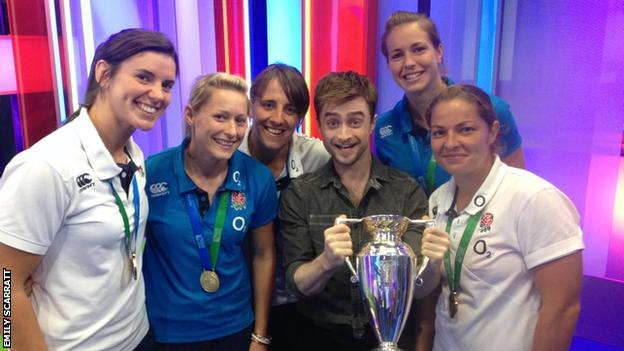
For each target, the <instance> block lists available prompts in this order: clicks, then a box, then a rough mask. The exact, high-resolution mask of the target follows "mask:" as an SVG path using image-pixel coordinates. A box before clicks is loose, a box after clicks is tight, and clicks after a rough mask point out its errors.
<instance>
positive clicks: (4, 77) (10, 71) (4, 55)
mask: <svg viewBox="0 0 624 351" xmlns="http://www.w3.org/2000/svg"><path fill="white" fill-rule="evenodd" d="M0 62H2V65H3V66H4V67H3V68H2V69H0V95H6V94H15V93H16V92H17V82H16V81H15V62H14V61H13V40H11V37H10V36H8V35H3V36H0Z"/></svg>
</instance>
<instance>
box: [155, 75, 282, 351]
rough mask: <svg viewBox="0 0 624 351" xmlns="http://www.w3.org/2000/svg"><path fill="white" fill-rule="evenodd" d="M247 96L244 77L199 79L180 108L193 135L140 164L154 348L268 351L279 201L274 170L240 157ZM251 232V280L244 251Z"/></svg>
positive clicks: (211, 76) (242, 155) (246, 157)
mask: <svg viewBox="0 0 624 351" xmlns="http://www.w3.org/2000/svg"><path fill="white" fill-rule="evenodd" d="M246 92H247V85H246V83H245V81H244V80H243V79H242V78H240V77H236V76H232V75H228V74H225V73H216V74H210V75H206V76H202V77H200V78H199V79H198V80H197V81H196V83H195V84H194V86H193V88H192V91H191V96H190V98H189V102H188V105H187V106H186V107H185V110H184V119H185V122H186V124H187V134H188V136H189V137H188V138H186V139H185V140H184V141H183V142H182V144H181V145H180V146H177V147H174V148H171V149H168V150H165V151H163V152H161V153H159V154H157V155H154V156H153V157H151V158H149V159H148V161H147V162H146V166H147V174H148V179H147V189H148V199H149V205H150V213H149V217H148V223H147V231H146V235H147V237H148V244H147V247H146V250H145V257H144V259H145V265H144V274H145V283H146V296H147V311H148V316H149V320H150V323H151V325H152V327H153V330H154V335H155V337H156V342H157V346H158V347H157V349H158V350H210V351H216V350H265V349H266V347H267V345H268V344H269V343H270V338H268V337H267V323H268V316H269V309H270V302H271V291H272V288H273V277H274V269H275V249H274V245H273V219H274V218H275V215H276V212H277V193H276V190H275V183H274V181H273V177H272V175H271V172H270V171H269V170H268V169H267V168H266V167H265V166H263V165H262V164H260V163H259V162H257V161H255V160H254V159H252V158H251V157H249V156H247V155H245V154H243V153H242V152H240V151H237V148H238V146H239V145H240V143H241V141H242V140H243V136H244V134H245V130H246V128H247V119H248V115H249V100H248V98H247V95H246ZM247 234H250V235H251V239H252V242H253V257H252V269H253V279H252V280H250V277H249V273H248V271H247V265H246V264H245V258H244V255H243V251H242V247H241V245H242V243H243V242H244V239H245V236H246V235H247ZM251 281H253V294H252V286H251V285H252V283H251ZM252 296H253V301H252ZM252 305H253V309H252ZM254 311H255V321H254Z"/></svg>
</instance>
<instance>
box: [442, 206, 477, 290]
mask: <svg viewBox="0 0 624 351" xmlns="http://www.w3.org/2000/svg"><path fill="white" fill-rule="evenodd" d="M482 211H483V210H481V211H479V212H477V213H476V214H474V215H472V216H470V218H469V219H468V223H467V224H466V229H464V233H463V234H462V237H461V240H460V242H459V247H458V248H457V252H456V253H455V272H453V270H452V269H451V254H450V252H449V250H447V251H446V253H445V254H444V270H446V281H447V283H448V287H449V290H450V292H451V294H453V293H457V292H459V279H460V278H461V270H462V264H463V262H464V256H465V255H466V249H467V248H468V244H469V243H470V239H472V234H474V231H475V227H476V226H477V222H478V221H479V217H480V216H481V212H482ZM453 219H454V218H451V217H449V219H448V220H447V221H446V232H447V233H449V232H450V231H451V224H452V223H453Z"/></svg>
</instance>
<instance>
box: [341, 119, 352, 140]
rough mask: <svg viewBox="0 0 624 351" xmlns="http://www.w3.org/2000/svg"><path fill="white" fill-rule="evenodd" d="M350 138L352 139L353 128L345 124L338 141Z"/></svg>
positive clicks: (342, 126)
mask: <svg viewBox="0 0 624 351" xmlns="http://www.w3.org/2000/svg"><path fill="white" fill-rule="evenodd" d="M349 138H351V128H349V126H348V125H347V124H346V123H343V124H342V125H341V126H340V129H339V131H338V140H348V139H349Z"/></svg>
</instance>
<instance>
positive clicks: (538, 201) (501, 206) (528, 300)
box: [429, 157, 584, 351]
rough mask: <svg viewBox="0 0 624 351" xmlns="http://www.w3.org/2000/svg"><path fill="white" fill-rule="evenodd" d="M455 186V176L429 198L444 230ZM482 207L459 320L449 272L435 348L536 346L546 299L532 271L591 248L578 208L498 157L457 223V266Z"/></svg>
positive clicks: (454, 232)
mask: <svg viewBox="0 0 624 351" xmlns="http://www.w3.org/2000/svg"><path fill="white" fill-rule="evenodd" d="M454 192H455V181H454V179H453V178H451V180H450V181H448V182H447V183H445V184H444V185H443V186H442V187H440V188H439V189H438V190H436V191H435V192H434V193H433V194H432V195H431V198H430V199H429V212H430V216H432V217H433V218H435V219H436V226H437V227H438V228H446V223H447V218H448V217H447V215H446V212H447V210H448V209H449V208H450V206H451V204H452V202H453V195H454ZM481 209H483V212H482V213H481V216H480V221H479V222H478V224H477V226H476V229H475V232H474V235H473V237H472V239H471V241H470V243H469V245H468V248H467V250H466V255H465V257H464V263H463V266H462V271H461V281H460V293H459V308H458V312H457V314H456V316H455V318H450V316H449V311H448V297H449V288H448V285H447V280H446V279H447V278H446V272H443V276H442V283H443V290H442V295H441V296H440V298H439V299H438V303H437V307H436V322H435V324H436V335H435V345H434V350H439V351H443V350H510V351H511V350H530V349H531V345H532V342H533V334H534V330H535V326H536V323H537V317H538V310H539V308H540V304H541V297H540V294H539V292H538V290H537V288H536V286H535V283H534V280H533V276H532V274H531V269H533V268H535V267H537V266H539V265H541V264H544V263H547V262H551V261H553V260H556V259H559V258H561V257H563V256H566V255H569V254H571V253H574V252H575V251H578V250H582V249H583V248H584V244H583V239H582V232H581V228H580V227H579V216H578V213H577V211H576V208H575V207H574V205H573V204H572V202H571V201H570V200H569V199H568V198H567V197H566V196H565V195H564V194H563V193H562V192H561V191H559V190H558V189H557V188H555V187H554V186H553V185H552V184H550V183H548V182H547V181H545V180H544V179H542V178H540V177H538V176H536V175H534V174H532V173H530V172H528V171H525V170H522V169H517V168H513V167H509V166H507V165H505V164H504V163H502V162H501V161H500V159H499V158H498V157H497V158H496V160H495V162H494V165H493V166H492V169H491V170H490V173H489V174H488V176H487V178H486V180H485V181H484V183H483V184H482V185H481V187H480V188H479V190H478V191H477V193H476V194H475V195H474V197H473V198H472V200H471V202H470V204H469V205H468V207H467V208H466V209H465V210H464V211H462V212H461V213H459V215H458V217H457V218H455V220H454V221H453V223H452V227H451V230H450V233H449V235H450V240H451V244H450V248H449V249H450V252H451V262H452V265H453V266H454V264H455V263H454V262H455V253H456V252H457V248H458V246H459V242H460V240H461V237H462V234H463V232H464V229H465V227H466V223H467V220H468V218H469V217H470V215H473V214H476V213H478V212H479V211H480V210H481ZM443 271H444V270H443Z"/></svg>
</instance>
